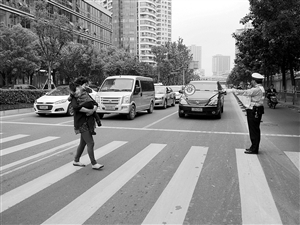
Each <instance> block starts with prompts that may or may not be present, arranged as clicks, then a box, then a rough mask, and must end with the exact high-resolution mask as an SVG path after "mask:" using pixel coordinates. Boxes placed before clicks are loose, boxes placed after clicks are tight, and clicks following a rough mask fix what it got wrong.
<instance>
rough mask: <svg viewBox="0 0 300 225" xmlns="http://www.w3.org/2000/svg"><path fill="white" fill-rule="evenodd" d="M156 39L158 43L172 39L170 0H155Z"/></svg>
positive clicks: (162, 43) (161, 43)
mask: <svg viewBox="0 0 300 225" xmlns="http://www.w3.org/2000/svg"><path fill="white" fill-rule="evenodd" d="M156 4H157V6H156V35H157V37H156V39H157V44H158V45H164V44H165V43H167V42H171V41H172V1H171V0H157V1H156Z"/></svg>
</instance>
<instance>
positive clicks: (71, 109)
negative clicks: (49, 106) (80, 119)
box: [67, 104, 74, 116]
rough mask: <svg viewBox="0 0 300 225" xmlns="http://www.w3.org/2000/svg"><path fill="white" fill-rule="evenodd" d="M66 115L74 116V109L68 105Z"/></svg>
mask: <svg viewBox="0 0 300 225" xmlns="http://www.w3.org/2000/svg"><path fill="white" fill-rule="evenodd" d="M67 115H68V116H73V115H74V109H73V107H72V106H71V104H69V106H68V109H67Z"/></svg>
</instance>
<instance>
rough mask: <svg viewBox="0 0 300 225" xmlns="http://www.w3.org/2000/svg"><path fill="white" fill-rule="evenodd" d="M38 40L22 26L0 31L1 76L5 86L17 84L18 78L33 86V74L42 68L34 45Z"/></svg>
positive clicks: (4, 28) (5, 28) (3, 28)
mask: <svg viewBox="0 0 300 225" xmlns="http://www.w3.org/2000/svg"><path fill="white" fill-rule="evenodd" d="M36 40H37V36H36V34H35V33H33V32H32V31H31V30H29V29H26V28H23V27H22V26H21V25H15V26H13V27H12V28H7V27H2V28H1V29H0V41H1V45H0V61H1V64H0V74H1V76H2V80H3V81H4V85H8V84H15V83H16V79H17V78H18V79H22V80H23V82H24V81H25V79H27V80H28V81H29V84H32V77H33V74H34V72H35V71H36V70H37V69H38V68H39V66H40V63H39V62H40V59H39V57H38V54H37V52H36V49H35V46H34V44H33V43H34V42H35V41H36Z"/></svg>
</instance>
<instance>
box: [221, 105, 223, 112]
mask: <svg viewBox="0 0 300 225" xmlns="http://www.w3.org/2000/svg"><path fill="white" fill-rule="evenodd" d="M223 112H224V106H223V105H222V107H221V113H223Z"/></svg>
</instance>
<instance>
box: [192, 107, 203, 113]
mask: <svg viewBox="0 0 300 225" xmlns="http://www.w3.org/2000/svg"><path fill="white" fill-rule="evenodd" d="M192 111H193V112H203V109H202V108H192Z"/></svg>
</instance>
